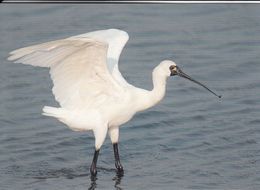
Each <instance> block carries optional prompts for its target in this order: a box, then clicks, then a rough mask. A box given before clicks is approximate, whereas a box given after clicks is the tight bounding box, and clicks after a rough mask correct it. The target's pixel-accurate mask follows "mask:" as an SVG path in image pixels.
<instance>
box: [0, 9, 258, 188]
mask: <svg viewBox="0 0 260 190" xmlns="http://www.w3.org/2000/svg"><path fill="white" fill-rule="evenodd" d="M0 22H1V25H0V49H1V50H0V189H1V190H21V189H26V190H27V189H34V190H60V189H66V190H67V189H77V190H83V189H124V190H135V189H169V190H170V189H176V190H178V189H207V190H208V189H221V190H223V189H227V190H228V189H241V190H258V189H260V64H259V62H260V5H258V4H170V5H106V4H96V5H95V4H93V5H83V4H75V5H62V4H59V5H57V4H56V5H46V4H41V5H36V4H26V5H14V4H12V5H10V4H9V5H7V4H5V5H1V6H0ZM107 28H119V29H123V30H125V31H127V32H128V33H129V35H130V40H129V42H128V44H127V45H126V47H125V49H124V51H123V53H122V55H121V59H120V62H121V63H120V70H121V72H122V74H123V75H124V76H125V78H126V79H127V81H129V82H130V83H131V84H133V85H136V86H138V87H142V88H146V89H151V88H152V79H151V72H152V69H153V68H154V67H155V66H156V65H157V64H158V63H159V62H160V61H162V60H164V59H172V60H174V61H175V62H176V63H177V64H178V65H179V66H180V67H181V68H182V70H183V71H185V72H186V73H188V74H189V75H191V76H193V77H194V78H195V79H197V80H199V81H201V82H203V83H205V84H207V85H208V86H209V87H211V88H212V89H213V90H214V91H216V92H217V93H219V94H222V95H223V98H222V99H220V100H219V99H218V98H216V97H215V96H213V95H212V94H210V93H208V92H207V91H206V90H205V89H203V88H201V87H200V86H197V85H196V84H194V83H191V82H190V81H187V80H185V79H183V78H179V77H177V76H176V77H172V78H170V79H168V84H167V93H166V96H165V98H164V100H163V101H162V102H161V103H160V104H158V105H157V106H155V107H153V108H151V109H149V110H147V111H145V112H142V113H139V114H137V115H136V116H135V117H134V118H133V119H132V120H131V121H130V122H128V123H127V124H125V125H124V126H122V128H121V131H120V154H121V162H122V164H123V166H124V168H125V174H124V176H117V175H116V172H115V169H114V157H113V150H112V146H111V143H110V140H109V138H107V139H106V141H105V143H104V145H103V146H102V149H101V154H100V157H99V160H98V176H97V179H96V180H95V181H91V179H90V175H89V167H90V164H91V161H92V156H93V153H94V146H93V145H94V138H93V135H92V133H91V132H85V133H84V132H83V133H80V132H73V131H71V130H69V129H68V128H66V127H65V126H64V125H63V124H62V123H60V122H58V121H57V120H55V119H53V118H49V117H44V116H42V115H41V109H42V107H43V106H44V105H49V106H57V105H58V103H57V102H55V100H54V97H53V95H52V92H51V88H52V81H51V79H50V77H49V73H48V69H47V68H35V67H32V66H27V65H26V66H25V65H20V64H13V63H10V62H8V61H7V60H6V58H7V57H8V53H9V52H10V51H12V50H14V49H17V48H21V47H24V46H29V45H32V44H38V43H42V42H46V41H50V40H56V39H60V38H65V37H69V36H72V35H77V34H81V33H86V32H90V31H94V30H99V29H107Z"/></svg>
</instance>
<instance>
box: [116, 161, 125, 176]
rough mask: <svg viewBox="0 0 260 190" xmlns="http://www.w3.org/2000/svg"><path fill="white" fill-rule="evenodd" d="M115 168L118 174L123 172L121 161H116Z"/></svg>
mask: <svg viewBox="0 0 260 190" xmlns="http://www.w3.org/2000/svg"><path fill="white" fill-rule="evenodd" d="M115 165H116V169H117V172H118V173H120V174H123V173H124V168H123V166H122V165H121V163H120V162H119V163H116V164H115Z"/></svg>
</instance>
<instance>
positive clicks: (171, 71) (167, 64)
mask: <svg viewBox="0 0 260 190" xmlns="http://www.w3.org/2000/svg"><path fill="white" fill-rule="evenodd" d="M159 68H160V69H161V72H163V73H164V74H166V76H167V77H168V76H176V75H177V76H180V77H182V78H185V79H188V80H190V81H192V82H194V83H196V84H198V85H200V86H202V87H204V88H205V89H207V90H208V91H209V92H211V93H212V94H214V95H215V96H217V97H218V98H221V96H220V95H217V94H216V93H215V92H213V91H212V90H210V89H209V88H208V87H207V86H206V85H204V84H202V83H200V82H198V81H197V80H195V79H193V78H191V77H190V76H189V75H187V74H186V73H184V72H183V71H182V70H181V69H180V68H179V67H178V66H177V65H176V63H174V62H173V61H171V60H164V61H162V62H161V63H160V65H159Z"/></svg>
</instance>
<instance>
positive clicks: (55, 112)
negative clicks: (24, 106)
mask: <svg viewBox="0 0 260 190" xmlns="http://www.w3.org/2000/svg"><path fill="white" fill-rule="evenodd" d="M42 111H43V113H42V115H46V116H50V117H56V118H58V119H62V118H64V116H65V115H66V113H67V111H66V110H65V109H63V108H55V107H50V106H44V107H43V109H42Z"/></svg>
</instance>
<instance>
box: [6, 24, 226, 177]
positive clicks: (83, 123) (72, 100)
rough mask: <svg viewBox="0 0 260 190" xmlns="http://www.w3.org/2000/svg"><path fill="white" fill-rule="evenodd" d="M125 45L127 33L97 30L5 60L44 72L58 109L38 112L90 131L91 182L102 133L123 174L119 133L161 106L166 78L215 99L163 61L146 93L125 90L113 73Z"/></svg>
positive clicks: (22, 50)
mask: <svg viewBox="0 0 260 190" xmlns="http://www.w3.org/2000/svg"><path fill="white" fill-rule="evenodd" d="M128 39H129V36H128V34H127V32H125V31H122V30H118V29H108V30H99V31H94V32H89V33H85V34H81V35H77V36H72V37H69V38H65V39H61V40H56V41H51V42H46V43H42V44H38V45H33V46H29V47H24V48H20V49H17V50H14V51H12V52H10V54H11V55H10V56H9V57H8V60H10V61H14V63H22V64H28V65H32V66H39V67H48V68H50V76H51V79H52V80H53V84H54V85H53V88H52V92H53V94H54V96H55V99H56V101H57V102H58V103H59V104H60V107H49V106H44V107H43V115H46V116H50V117H54V118H57V119H58V120H59V121H61V122H62V123H64V124H66V125H67V126H68V127H69V128H70V129H72V130H75V131H88V130H92V131H93V133H94V136H95V152H94V156H93V161H92V164H91V167H90V173H91V175H92V176H96V174H97V169H96V165H97V160H98V155H99V151H100V148H101V146H102V144H103V142H104V140H105V137H106V135H107V132H108V133H109V136H110V139H111V141H112V144H113V150H114V157H115V167H116V169H117V171H118V172H121V173H122V172H123V171H124V170H123V166H122V165H121V163H120V158H119V151H118V140H119V127H120V126H121V125H122V124H124V123H126V122H128V121H129V120H130V119H131V118H132V117H133V116H134V115H135V114H136V113H137V112H140V111H143V110H146V109H148V108H150V107H152V106H154V105H156V104H157V103H158V102H159V101H160V100H162V98H163V97H164V95H165V87H166V79H167V78H168V77H170V76H176V75H178V76H180V77H183V78H186V79H189V80H191V81H193V82H195V83H197V84H199V85H201V86H202V87H204V88H206V89H207V90H208V91H210V92H211V93H213V94H214V95H216V96H218V95H217V94H216V93H214V92H213V91H212V90H210V89H209V88H208V87H206V86H205V85H203V84H202V83H200V82H198V81H196V80H194V79H193V78H191V77H190V76H189V75H187V74H185V73H184V72H183V71H182V70H181V69H180V68H179V67H178V66H177V65H176V64H175V63H174V62H173V61H171V60H164V61H162V62H161V63H160V64H159V65H158V66H157V67H155V68H154V70H153V72H152V77H153V89H152V90H144V89H141V88H137V87H135V86H133V85H131V84H129V83H128V82H127V81H126V80H125V79H124V77H123V76H122V75H121V73H120V71H119V69H118V61H119V57H120V54H121V51H122V49H123V47H124V46H125V44H126V42H127V41H128ZM218 97H219V98H220V97H221V96H218Z"/></svg>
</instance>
